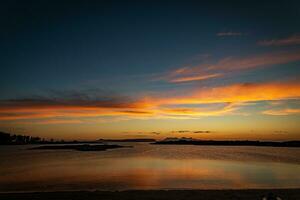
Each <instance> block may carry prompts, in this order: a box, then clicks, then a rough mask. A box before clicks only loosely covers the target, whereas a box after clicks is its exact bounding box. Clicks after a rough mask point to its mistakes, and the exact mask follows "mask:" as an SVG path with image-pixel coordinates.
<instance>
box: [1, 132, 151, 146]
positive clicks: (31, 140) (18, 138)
mask: <svg viewBox="0 0 300 200" xmlns="http://www.w3.org/2000/svg"><path fill="white" fill-rule="evenodd" d="M155 141H156V140H155V139H151V138H133V139H99V140H90V141H87V140H84V141H78V140H72V141H65V140H54V139H49V140H47V139H44V138H40V137H32V136H27V135H16V134H11V133H5V132H0V145H24V144H99V143H104V142H155Z"/></svg>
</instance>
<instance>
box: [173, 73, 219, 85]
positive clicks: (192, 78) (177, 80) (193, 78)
mask: <svg viewBox="0 0 300 200" xmlns="http://www.w3.org/2000/svg"><path fill="white" fill-rule="evenodd" d="M221 75H222V74H217V73H216V74H207V75H198V76H190V77H179V78H174V79H172V80H171V81H170V82H172V83H180V82H188V81H199V80H206V79H210V78H215V77H219V76H221Z"/></svg>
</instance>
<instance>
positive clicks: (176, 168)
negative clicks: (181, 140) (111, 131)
mask: <svg viewBox="0 0 300 200" xmlns="http://www.w3.org/2000/svg"><path fill="white" fill-rule="evenodd" d="M142 148H144V149H146V151H142ZM155 148H160V147H155V146H150V145H145V146H141V147H137V148H136V149H135V151H136V153H135V154H134V153H132V152H131V153H128V152H127V153H128V156H127V157H125V156H123V155H124V151H133V150H132V149H130V150H123V149H122V150H112V151H107V152H97V153H95V152H84V153H81V152H76V151H41V152H40V151H36V152H32V151H31V152H28V151H26V150H22V149H20V150H18V151H15V152H14V154H15V155H18V156H17V157H18V159H19V160H18V161H16V162H13V159H7V160H6V161H3V162H1V163H0V167H1V170H0V191H2V192H3V191H24V190H25V191H36V190H38V191H40V190H86V189H99V190H125V189H162V188H164V189H166V188H168V189H184V188H188V189H199V188H200V189H225V188H227V189H228V188H275V187H276V188H290V187H299V186H300V165H299V164H298V163H288V162H274V161H272V160H271V161H270V160H269V161H266V162H262V161H261V160H259V159H258V160H251V161H247V162H246V161H244V160H240V159H236V160H233V159H229V160H224V159H206V158H203V157H201V156H199V157H198V158H197V157H194V156H191V157H192V158H187V157H186V158H185V159H183V158H182V157H181V156H180V155H172V156H169V157H165V155H168V154H170V152H174V151H176V147H172V148H160V149H159V151H160V153H161V155H164V156H155V155H156V153H155V152H157V151H158V150H157V149H155ZM193 148H194V147H193ZM193 148H191V149H188V148H183V149H185V150H183V149H180V151H181V154H187V155H188V154H191V155H193V153H192V152H193V150H195V149H193ZM227 148H228V147H227ZM138 149H139V150H140V151H137V150H138ZM220 150H221V149H220ZM244 150H245V149H244ZM182 151H185V152H182ZM195 151H198V150H197V149H196V150H195ZM214 151H215V152H216V153H215V154H220V153H222V152H220V151H216V149H215V150H214ZM230 151H233V150H232V149H231V150H230ZM249 151H250V154H251V152H252V151H253V150H252V149H250V150H249ZM278 151H280V150H278V149H277V151H276V152H277V153H278ZM284 151H286V150H284ZM233 152H234V151H233ZM240 152H241V149H238V148H236V152H235V153H236V154H237V157H239V156H240V155H239V153H240ZM292 152H294V151H292ZM29 153H30V154H34V155H28V154H29ZM296 153H298V152H296ZM267 154H268V153H267ZM118 155H119V156H118ZM176 156H178V158H176ZM206 156H209V155H206ZM214 156H215V155H212V157H213V158H214ZM263 156H265V155H263ZM272 156H274V157H276V155H272ZM174 157H175V158H176V159H175V158H174ZM279 157H280V155H279ZM30 158H32V159H31V160H30ZM20 160H21V161H23V162H22V164H17V163H21V161H20Z"/></svg>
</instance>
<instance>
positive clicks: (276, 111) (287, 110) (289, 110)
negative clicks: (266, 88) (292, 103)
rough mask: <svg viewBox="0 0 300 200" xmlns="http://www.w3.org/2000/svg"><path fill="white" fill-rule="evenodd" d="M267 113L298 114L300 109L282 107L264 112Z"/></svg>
mask: <svg viewBox="0 0 300 200" xmlns="http://www.w3.org/2000/svg"><path fill="white" fill-rule="evenodd" d="M262 113H263V114H265V115H296V114H300V109H291V108H288V109H281V110H266V111H263V112H262Z"/></svg>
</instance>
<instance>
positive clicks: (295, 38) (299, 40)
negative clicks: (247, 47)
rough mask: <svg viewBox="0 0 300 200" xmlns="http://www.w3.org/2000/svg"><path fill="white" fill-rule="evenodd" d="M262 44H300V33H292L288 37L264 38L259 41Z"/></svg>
mask: <svg viewBox="0 0 300 200" xmlns="http://www.w3.org/2000/svg"><path fill="white" fill-rule="evenodd" d="M258 44H259V45H261V46H287V45H300V34H296V35H291V36H289V37H286V38H280V39H272V40H262V41H259V42H258Z"/></svg>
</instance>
